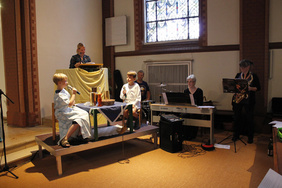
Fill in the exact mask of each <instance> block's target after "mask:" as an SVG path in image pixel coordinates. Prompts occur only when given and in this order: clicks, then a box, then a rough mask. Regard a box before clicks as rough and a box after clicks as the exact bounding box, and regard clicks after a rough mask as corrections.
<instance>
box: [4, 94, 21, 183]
mask: <svg viewBox="0 0 282 188" xmlns="http://www.w3.org/2000/svg"><path fill="white" fill-rule="evenodd" d="M2 95H4V96H5V97H6V98H7V99H9V97H7V96H6V95H5V94H4V93H3V91H2V90H1V89H0V106H1V123H2V138H3V151H4V158H5V165H4V167H3V169H2V170H0V173H1V172H7V173H8V172H10V173H11V174H12V175H13V176H14V177H15V178H16V179H18V178H19V177H18V176H16V175H15V174H14V173H13V172H11V171H10V170H9V169H10V167H9V166H8V164H7V156H6V145H5V132H4V122H3V109H2ZM9 101H10V102H11V103H13V104H14V102H13V101H12V100H11V99H9Z"/></svg>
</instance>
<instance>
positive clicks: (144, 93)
mask: <svg viewBox="0 0 282 188" xmlns="http://www.w3.org/2000/svg"><path fill="white" fill-rule="evenodd" d="M143 78H144V71H143V70H139V71H138V73H137V80H136V81H135V82H136V83H137V84H139V87H140V89H141V101H144V100H150V98H151V93H150V88H149V86H148V84H147V82H145V81H144V80H143Z"/></svg>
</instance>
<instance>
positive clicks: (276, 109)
mask: <svg viewBox="0 0 282 188" xmlns="http://www.w3.org/2000/svg"><path fill="white" fill-rule="evenodd" d="M272 114H273V115H274V116H282V98H280V97H273V98H272Z"/></svg>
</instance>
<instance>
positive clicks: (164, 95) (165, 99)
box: [162, 93, 168, 104]
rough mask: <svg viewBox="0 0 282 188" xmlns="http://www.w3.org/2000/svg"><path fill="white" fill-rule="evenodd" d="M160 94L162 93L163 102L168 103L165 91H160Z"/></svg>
mask: <svg viewBox="0 0 282 188" xmlns="http://www.w3.org/2000/svg"><path fill="white" fill-rule="evenodd" d="M162 94H163V99H164V103H165V104H168V100H167V97H166V94H165V93H162Z"/></svg>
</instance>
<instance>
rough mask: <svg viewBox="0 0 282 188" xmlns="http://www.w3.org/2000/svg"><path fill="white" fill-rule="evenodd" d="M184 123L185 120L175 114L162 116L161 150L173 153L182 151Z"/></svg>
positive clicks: (160, 123)
mask: <svg viewBox="0 0 282 188" xmlns="http://www.w3.org/2000/svg"><path fill="white" fill-rule="evenodd" d="M182 122H183V119H180V118H179V117H177V116H175V115H173V114H165V115H162V116H161V119H160V122H159V125H160V147H161V149H163V150H165V151H168V152H171V153H175V152H178V151H181V150H182V141H183V139H182Z"/></svg>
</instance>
